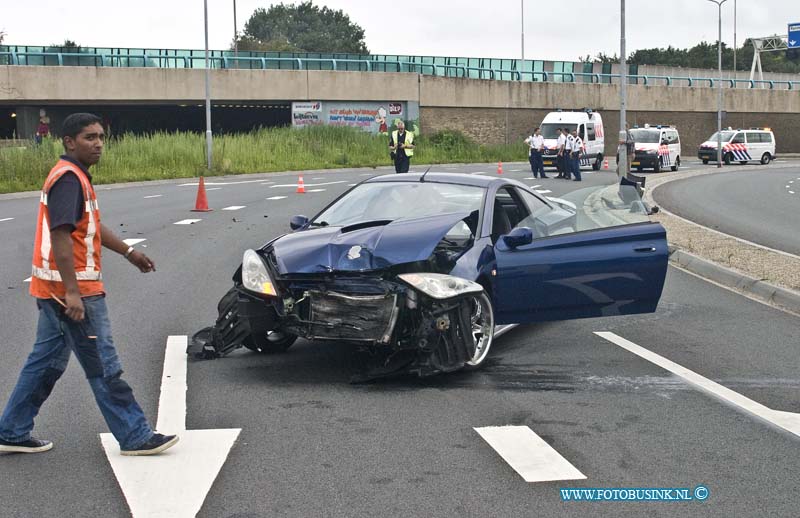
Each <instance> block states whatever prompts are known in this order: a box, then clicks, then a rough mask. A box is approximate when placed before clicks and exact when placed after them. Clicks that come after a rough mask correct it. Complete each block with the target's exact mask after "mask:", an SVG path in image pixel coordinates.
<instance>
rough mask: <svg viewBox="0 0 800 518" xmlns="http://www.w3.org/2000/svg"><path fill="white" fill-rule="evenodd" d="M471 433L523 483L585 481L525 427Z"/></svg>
mask: <svg viewBox="0 0 800 518" xmlns="http://www.w3.org/2000/svg"><path fill="white" fill-rule="evenodd" d="M474 430H475V431H476V432H478V434H479V435H480V436H481V437H483V439H484V440H485V441H486V442H487V443H489V446H491V447H492V448H494V450H495V451H496V452H497V453H498V454H500V456H501V457H503V460H505V461H506V462H508V464H509V465H510V466H511V467H512V468H514V471H516V472H517V473H519V474H520V475H521V476H522V478H523V479H524V480H525V482H548V481H554V480H580V479H585V478H586V475H584V474H583V473H581V472H580V471H578V469H577V468H576V467H575V466H573V465H572V464H570V463H569V461H568V460H567V459H565V458H564V457H562V456H561V455H560V454H559V453H558V452H557V451H556V450H554V449H553V448H552V447H551V446H550V445H549V444H547V443H546V442H545V441H544V439H542V438H541V437H539V436H538V435H536V434H535V433H534V431H533V430H531V429H530V428H528V427H527V426H486V427H483V428H475V429H474Z"/></svg>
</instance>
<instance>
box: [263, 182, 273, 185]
mask: <svg viewBox="0 0 800 518" xmlns="http://www.w3.org/2000/svg"><path fill="white" fill-rule="evenodd" d="M271 183H275V182H261V185H269V184H271Z"/></svg>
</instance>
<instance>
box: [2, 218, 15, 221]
mask: <svg viewBox="0 0 800 518" xmlns="http://www.w3.org/2000/svg"><path fill="white" fill-rule="evenodd" d="M12 219H14V218H3V219H0V222H3V221H11V220H12Z"/></svg>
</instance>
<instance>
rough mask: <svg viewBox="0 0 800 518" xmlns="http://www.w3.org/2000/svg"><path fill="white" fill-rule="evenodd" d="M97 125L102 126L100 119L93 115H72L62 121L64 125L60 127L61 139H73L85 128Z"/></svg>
mask: <svg viewBox="0 0 800 518" xmlns="http://www.w3.org/2000/svg"><path fill="white" fill-rule="evenodd" d="M98 123H101V124H102V119H101V118H100V117H98V116H97V115H95V114H93V113H73V114H71V115H68V116H67V118H66V119H64V124H63V125H62V126H61V137H62V138H64V137H72V138H75V137H77V136H78V134H79V133H80V132H81V131H83V128H85V127H86V126H91V125H92V124H98Z"/></svg>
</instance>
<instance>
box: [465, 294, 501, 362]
mask: <svg viewBox="0 0 800 518" xmlns="http://www.w3.org/2000/svg"><path fill="white" fill-rule="evenodd" d="M472 300H473V302H474V303H475V310H474V312H473V315H472V329H473V336H476V335H479V336H480V338H479V341H480V343H479V344H478V346H477V347H476V350H475V354H474V355H473V356H472V359H471V360H469V361H467V362H466V363H465V364H464V369H466V370H477V369H480V368H481V367H482V366H483V365H484V364H485V363H486V358H487V357H488V356H489V351H490V350H491V348H492V341H493V340H494V330H495V324H494V308H492V301H491V299H490V298H489V295H488V294H487V293H486V292H485V291H484V292H481V293H479V294H476V295H474V296H473V297H472Z"/></svg>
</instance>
